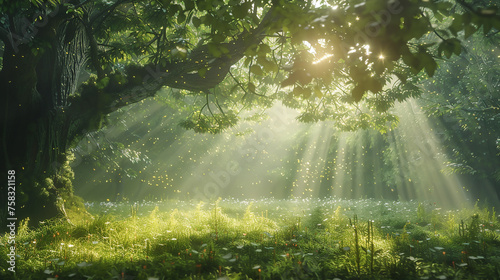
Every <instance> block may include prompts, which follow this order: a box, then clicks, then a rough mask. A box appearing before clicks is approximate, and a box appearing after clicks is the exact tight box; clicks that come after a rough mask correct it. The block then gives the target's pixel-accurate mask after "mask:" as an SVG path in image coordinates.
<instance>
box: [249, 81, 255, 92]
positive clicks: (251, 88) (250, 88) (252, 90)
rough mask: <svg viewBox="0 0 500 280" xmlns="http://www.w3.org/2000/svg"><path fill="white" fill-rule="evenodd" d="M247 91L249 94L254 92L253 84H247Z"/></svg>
mask: <svg viewBox="0 0 500 280" xmlns="http://www.w3.org/2000/svg"><path fill="white" fill-rule="evenodd" d="M248 90H249V91H250V92H255V84H254V83H252V82H250V83H248Z"/></svg>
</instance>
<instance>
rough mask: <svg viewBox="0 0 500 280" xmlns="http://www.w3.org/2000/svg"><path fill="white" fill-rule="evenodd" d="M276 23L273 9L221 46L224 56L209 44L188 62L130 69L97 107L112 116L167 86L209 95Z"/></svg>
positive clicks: (106, 90)
mask: <svg viewBox="0 0 500 280" xmlns="http://www.w3.org/2000/svg"><path fill="white" fill-rule="evenodd" d="M275 20H276V18H275V14H274V9H273V8H271V9H270V10H269V11H268V13H267V14H266V15H265V16H264V17H263V19H262V21H261V23H260V24H259V26H258V27H256V28H255V29H253V30H251V31H247V32H243V33H242V34H241V35H240V36H238V37H237V39H236V40H234V41H232V42H228V43H223V44H220V45H218V47H219V49H221V50H224V54H223V55H219V56H216V55H214V54H212V53H211V52H210V47H209V45H208V44H205V45H200V46H198V47H197V48H195V49H194V50H192V51H191V52H190V53H189V54H188V56H187V57H186V59H184V60H179V61H176V62H172V63H166V65H165V66H160V65H146V66H142V67H139V66H137V67H135V68H133V69H129V71H127V73H126V75H127V77H126V79H127V82H126V83H121V84H119V85H117V84H113V85H112V86H111V85H109V86H107V87H105V88H104V89H102V90H101V92H100V93H99V97H98V98H97V99H99V100H100V101H102V102H105V103H106V104H99V106H97V107H98V108H101V110H102V112H103V113H110V112H112V111H115V110H117V109H118V108H121V107H123V106H126V105H129V104H131V103H135V102H138V101H140V100H143V99H145V98H147V97H150V96H153V95H154V94H156V92H157V91H158V90H159V89H160V88H162V87H165V86H168V87H172V88H177V89H186V90H190V91H194V92H205V91H207V90H209V89H211V88H213V87H215V86H216V85H218V84H219V83H221V82H222V81H223V80H224V78H225V77H226V75H227V73H229V70H230V68H231V66H232V65H234V64H235V63H237V62H238V61H239V60H240V59H241V58H242V57H244V53H245V51H246V50H247V49H248V48H249V47H251V46H254V45H258V44H259V43H260V42H261V41H262V40H263V38H264V37H265V35H266V31H267V28H268V27H269V26H270V25H271V24H272V23H273V22H274V21H275ZM110 79H112V77H110ZM110 83H111V82H110ZM104 96H105V97H104ZM87 108H88V107H87Z"/></svg>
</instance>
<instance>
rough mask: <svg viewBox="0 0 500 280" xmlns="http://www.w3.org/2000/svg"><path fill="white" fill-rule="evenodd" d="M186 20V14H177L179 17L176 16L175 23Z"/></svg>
mask: <svg viewBox="0 0 500 280" xmlns="http://www.w3.org/2000/svg"><path fill="white" fill-rule="evenodd" d="M185 20H186V14H185V13H182V12H181V13H179V16H177V23H183V22H184V21H185Z"/></svg>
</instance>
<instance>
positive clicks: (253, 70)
mask: <svg viewBox="0 0 500 280" xmlns="http://www.w3.org/2000/svg"><path fill="white" fill-rule="evenodd" d="M250 72H251V73H253V74H255V75H257V76H263V75H264V71H262V68H260V66H259V65H256V64H254V65H252V66H251V67H250Z"/></svg>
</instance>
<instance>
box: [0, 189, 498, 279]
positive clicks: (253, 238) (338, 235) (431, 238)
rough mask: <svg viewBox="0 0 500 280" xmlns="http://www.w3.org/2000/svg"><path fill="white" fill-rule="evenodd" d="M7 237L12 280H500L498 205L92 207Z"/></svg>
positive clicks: (1, 273) (6, 274)
mask: <svg viewBox="0 0 500 280" xmlns="http://www.w3.org/2000/svg"><path fill="white" fill-rule="evenodd" d="M86 206H87V210H88V211H89V212H90V213H92V215H93V217H91V218H87V219H83V220H81V221H72V223H73V224H70V223H68V222H67V221H65V220H62V219H61V220H56V219H54V220H50V221H46V222H44V223H42V224H40V226H39V227H37V228H35V229H30V228H28V227H26V225H22V226H20V227H19V228H18V232H17V236H16V250H15V251H16V255H17V256H16V267H15V269H16V273H15V274H14V273H12V272H11V271H9V270H8V267H9V264H8V262H7V261H8V258H9V256H8V254H9V252H10V251H9V250H10V249H9V248H10V245H9V244H8V235H4V236H2V237H1V239H0V251H1V255H0V262H1V265H0V266H1V268H0V278H1V279H23V280H29V279H37V280H40V279H44V280H45V279H47V280H53V279H138V280H139V279H148V280H154V279H228V280H229V279H259V280H262V279H273V280H274V279H335V280H338V279H500V241H499V240H500V239H499V235H500V223H499V222H498V219H497V215H496V213H495V211H494V209H493V208H487V207H484V208H483V207H479V206H477V205H476V206H475V207H470V208H462V209H460V210H445V209H441V208H439V205H437V204H435V203H423V202H422V203H419V202H416V201H408V202H399V201H378V200H372V199H363V200H339V199H333V198H331V199H295V200H273V199H261V200H236V199H229V200H220V199H219V200H217V201H214V202H212V203H203V202H200V203H194V202H183V201H172V200H169V201H160V202H141V203H132V202H120V203H112V202H101V203H98V202H95V203H87V204H86Z"/></svg>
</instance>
